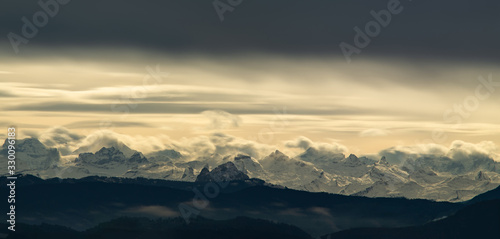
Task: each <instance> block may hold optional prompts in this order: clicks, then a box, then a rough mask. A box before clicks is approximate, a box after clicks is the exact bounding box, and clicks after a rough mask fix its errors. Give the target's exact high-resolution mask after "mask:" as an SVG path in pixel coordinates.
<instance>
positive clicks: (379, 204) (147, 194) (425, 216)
mask: <svg viewBox="0 0 500 239" xmlns="http://www.w3.org/2000/svg"><path fill="white" fill-rule="evenodd" d="M5 180H6V178H0V181H5ZM16 184H17V188H16V209H17V211H16V218H17V222H18V223H25V224H31V225H35V224H41V223H46V224H51V225H59V226H65V227H68V228H71V229H74V230H78V231H84V230H87V229H89V228H94V227H95V226H97V225H98V224H100V223H103V222H106V221H111V220H114V219H117V218H121V217H148V218H177V217H181V216H182V213H181V211H180V209H179V206H180V205H188V206H190V207H191V208H194V209H195V211H196V214H198V215H197V216H199V217H204V218H209V219H213V220H227V219H231V218H238V217H249V218H256V219H263V220H268V221H273V222H279V223H285V224H289V225H294V226H297V227H298V228H300V229H301V230H303V231H305V232H307V233H308V234H309V235H311V236H313V237H317V236H319V235H325V234H327V233H335V232H340V231H344V230H348V229H353V228H394V227H409V226H418V225H423V224H425V223H428V222H431V221H433V220H435V219H438V218H443V217H445V216H449V215H453V214H454V213H455V212H457V211H458V210H459V209H461V208H463V207H464V206H465V204H458V203H446V202H433V201H428V200H409V199H404V198H366V197H355V196H342V195H334V194H328V193H310V192H304V191H296V190H290V189H286V188H285V189H283V188H276V187H272V186H268V185H266V184H264V183H263V182H262V181H259V180H243V181H233V182H230V183H227V186H226V187H225V188H224V189H220V191H217V190H216V189H214V188H213V186H214V185H215V184H213V182H206V183H185V182H183V183H179V182H171V181H163V180H148V179H126V180H125V179H119V178H102V177H90V178H85V179H79V180H75V179H70V180H58V179H51V180H42V179H39V178H36V177H33V176H23V177H21V176H20V177H19V179H18V180H17V182H16ZM207 186H210V187H207ZM211 187H212V188H211ZM207 190H208V191H207ZM0 193H2V194H4V195H7V194H8V192H7V188H6V187H2V189H1V190H0ZM207 193H208V194H207ZM491 197H493V196H488V198H491ZM200 198H205V199H206V200H207V201H205V202H204V203H203V204H204V207H202V208H195V207H194V204H193V203H195V201H193V200H196V199H200ZM477 200H479V201H481V200H480V198H478V199H477ZM194 219H196V216H193V217H190V218H189V220H194Z"/></svg>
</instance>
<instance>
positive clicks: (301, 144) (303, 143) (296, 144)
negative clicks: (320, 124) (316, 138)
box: [285, 136, 348, 154]
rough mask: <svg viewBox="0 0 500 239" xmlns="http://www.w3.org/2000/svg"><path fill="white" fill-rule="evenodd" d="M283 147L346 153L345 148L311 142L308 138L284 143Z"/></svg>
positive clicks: (337, 145)
mask: <svg viewBox="0 0 500 239" xmlns="http://www.w3.org/2000/svg"><path fill="white" fill-rule="evenodd" d="M285 146H286V147H288V148H299V149H304V150H306V149H308V148H315V149H318V150H321V151H327V152H331V153H336V154H337V153H346V152H347V151H348V149H347V147H346V146H344V145H342V144H339V143H336V142H332V143H322V142H313V141H312V140H310V139H309V138H307V137H305V136H300V137H298V138H296V139H295V140H290V141H285Z"/></svg>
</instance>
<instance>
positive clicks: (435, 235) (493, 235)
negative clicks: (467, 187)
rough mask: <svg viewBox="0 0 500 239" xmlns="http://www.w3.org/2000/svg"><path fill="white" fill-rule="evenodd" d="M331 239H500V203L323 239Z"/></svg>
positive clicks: (481, 204) (489, 202)
mask: <svg viewBox="0 0 500 239" xmlns="http://www.w3.org/2000/svg"><path fill="white" fill-rule="evenodd" d="M322 238H332V239H358V238H364V239H401V238H404V239H424V238H425V239H470V238H485V239H497V238H500V200H491V201H484V202H479V203H476V204H473V205H471V206H467V207H465V208H464V209H462V210H460V211H458V212H457V213H456V214H454V215H452V216H449V217H447V218H444V219H442V220H438V221H435V222H431V223H427V224H425V225H422V226H414V227H405V228H361V229H352V230H347V231H342V232H338V233H334V234H331V235H329V236H324V237H322Z"/></svg>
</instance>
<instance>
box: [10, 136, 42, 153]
mask: <svg viewBox="0 0 500 239" xmlns="http://www.w3.org/2000/svg"><path fill="white" fill-rule="evenodd" d="M3 147H4V148H6V147H7V140H5V142H4V144H3ZM47 150H48V148H47V147H45V145H43V144H42V143H41V142H40V141H39V140H38V139H36V138H27V139H21V140H17V142H16V151H17V152H24V153H27V154H30V155H39V154H43V153H44V152H46V151H47Z"/></svg>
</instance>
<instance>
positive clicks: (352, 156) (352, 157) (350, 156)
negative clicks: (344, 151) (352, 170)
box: [347, 154, 358, 160]
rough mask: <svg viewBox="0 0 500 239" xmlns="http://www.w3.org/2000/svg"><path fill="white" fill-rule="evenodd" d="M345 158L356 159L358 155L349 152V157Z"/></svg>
mask: <svg viewBox="0 0 500 239" xmlns="http://www.w3.org/2000/svg"><path fill="white" fill-rule="evenodd" d="M347 158H348V159H350V160H357V159H358V156H356V155H354V154H349V157H347Z"/></svg>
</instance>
